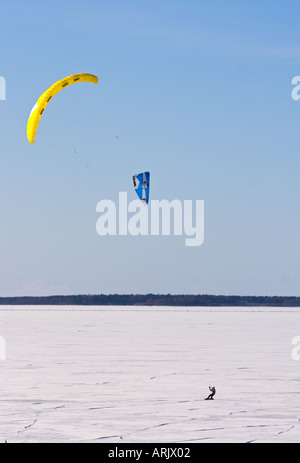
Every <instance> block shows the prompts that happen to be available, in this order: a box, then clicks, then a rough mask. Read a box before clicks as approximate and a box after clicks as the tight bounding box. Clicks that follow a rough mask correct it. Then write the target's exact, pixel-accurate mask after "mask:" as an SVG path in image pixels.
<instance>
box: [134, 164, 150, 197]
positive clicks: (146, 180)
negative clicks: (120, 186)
mask: <svg viewBox="0 0 300 463" xmlns="http://www.w3.org/2000/svg"><path fill="white" fill-rule="evenodd" d="M132 180H133V187H134V189H135V191H136V194H137V195H138V197H139V198H140V200H141V201H143V203H144V204H148V202H149V189H150V172H142V173H141V174H137V175H133V177H132Z"/></svg>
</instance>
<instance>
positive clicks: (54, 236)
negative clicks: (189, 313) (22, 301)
mask: <svg viewBox="0 0 300 463" xmlns="http://www.w3.org/2000/svg"><path fill="white" fill-rule="evenodd" d="M299 17H300V4H299V2H298V1H296V0H291V1H290V2H288V3H286V2H273V1H270V0H264V1H258V0H251V1H246V0H244V1H240V0H239V1H238V0H236V1H233V0H228V1H227V2H224V0H218V1H216V0H209V1H208V0H206V1H201V0H187V1H184V0H159V1H158V0H152V1H143V0H136V1H132V0H128V1H126V2H125V1H124V0H122V1H121V0H112V1H102V0H97V1H96V0H95V1H92V0H86V1H85V2H82V1H78V0H74V1H72V2H71V1H68V2H58V1H56V0H53V1H51V2H40V1H31V0H28V1H27V2H23V1H22V2H21V1H20V0H18V1H14V0H12V1H10V2H5V3H4V4H2V5H1V19H0V21H1V27H0V38H1V54H0V60H1V61H0V75H1V76H3V77H4V78H5V79H6V84H7V95H6V98H7V99H6V101H0V123H1V137H0V152H1V169H0V207H1V228H0V237H1V239H0V256H1V263H0V295H3V296H6V295H10V296H13V295H48V294H72V293H76V294H79V293H106V294H108V293H148V292H153V293H158V292H159V293H214V294H241V295H297V296H300V245H299V228H300V220H299V219H300V211H299V199H300V181H299V171H300V153H299V151H300V138H299V127H300V102H295V101H293V100H292V98H291V91H292V85H291V81H292V78H293V77H294V76H296V75H300V29H299ZM78 72H90V73H93V74H97V75H98V76H99V84H98V86H97V88H96V87H94V86H92V85H91V86H88V85H87V86H84V85H83V84H82V86H81V87H80V89H79V86H80V85H79V84H78V90H76V91H74V88H72V89H71V88H70V89H68V90H66V92H65V94H64V95H63V96H62V95H61V94H60V95H59V97H57V99H56V101H54V100H53V101H52V102H51V107H50V105H49V107H48V108H47V110H46V111H47V113H46V112H45V114H44V116H45V117H44V119H45V121H43V124H42V126H41V131H40V134H39V136H38V137H37V141H36V144H35V145H29V143H28V141H27V139H26V124H27V118H28V115H29V112H30V110H31V108H32V106H33V105H34V103H35V102H36V100H37V98H38V96H39V95H40V94H41V93H42V92H43V91H44V90H46V89H47V88H48V87H49V86H50V85H51V84H52V83H54V82H55V81H56V80H58V79H60V78H63V77H64V76H67V75H70V74H73V73H78ZM73 87H75V86H73ZM87 87H88V88H87ZM61 93H62V92H61ZM94 95H97V97H96V98H94ZM46 116H47V120H46ZM64 119H66V120H64ZM60 131H61V133H59V132H60ZM65 133H67V135H66V137H68V140H69V141H70V143H71V145H72V146H74V147H75V148H76V149H77V156H73V155H72V149H71V148H68V147H65V146H64V145H63V143H62V142H61V140H62V139H63V138H64V137H65ZM116 136H117V137H118V138H116ZM60 137H62V138H60ZM85 162H88V163H89V165H90V167H88V168H87V167H86V166H85ZM143 170H150V171H151V174H152V183H151V197H152V199H169V200H172V199H175V198H176V199H180V200H184V199H193V200H196V199H203V200H204V201H205V243H204V244H203V246H201V247H199V248H187V247H185V246H184V238H183V237H182V238H181V237H151V236H150V237H138V238H136V237H131V236H128V237H105V238H101V237H100V236H98V235H97V234H96V220H97V217H98V215H97V214H96V204H97V202H98V201H100V200H101V199H113V200H117V198H118V192H119V191H128V199H129V200H132V199H135V197H134V191H133V190H132V185H131V175H132V174H134V173H138V172H140V171H143Z"/></svg>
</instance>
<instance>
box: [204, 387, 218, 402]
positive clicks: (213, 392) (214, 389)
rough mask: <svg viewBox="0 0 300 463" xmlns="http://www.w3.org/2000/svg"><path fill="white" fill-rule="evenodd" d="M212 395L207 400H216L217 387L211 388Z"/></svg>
mask: <svg viewBox="0 0 300 463" xmlns="http://www.w3.org/2000/svg"><path fill="white" fill-rule="evenodd" d="M209 390H210V394H209V396H208V397H207V398H206V399H205V400H214V396H215V395H216V392H217V391H216V388H215V386H209Z"/></svg>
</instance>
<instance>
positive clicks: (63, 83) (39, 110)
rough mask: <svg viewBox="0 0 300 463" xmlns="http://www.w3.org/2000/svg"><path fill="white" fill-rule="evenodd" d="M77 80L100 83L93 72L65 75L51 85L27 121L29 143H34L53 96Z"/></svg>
mask: <svg viewBox="0 0 300 463" xmlns="http://www.w3.org/2000/svg"><path fill="white" fill-rule="evenodd" d="M77 82H92V83H93V84H97V83H98V77H97V76H94V75H93V74H85V73H82V74H74V75H72V76H68V77H65V78H64V79H62V80H59V81H58V82H56V83H55V84H53V85H51V87H50V88H48V90H46V91H45V92H44V93H43V94H42V95H41V96H40V97H39V99H38V101H37V102H36V104H35V105H34V107H33V108H32V110H31V113H30V116H29V119H28V123H27V138H28V141H29V143H34V141H35V134H36V131H37V128H38V125H39V122H40V119H41V117H42V114H43V112H44V111H45V108H46V106H47V104H48V103H49V101H50V100H51V98H52V97H53V96H55V95H56V94H57V93H58V92H60V91H61V90H63V89H64V88H66V87H67V86H69V85H72V84H76V83H77Z"/></svg>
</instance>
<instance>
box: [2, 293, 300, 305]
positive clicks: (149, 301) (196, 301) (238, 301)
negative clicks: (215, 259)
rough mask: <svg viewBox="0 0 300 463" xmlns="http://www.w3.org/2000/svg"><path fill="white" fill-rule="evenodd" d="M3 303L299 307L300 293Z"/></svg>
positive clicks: (12, 301)
mask: <svg viewBox="0 0 300 463" xmlns="http://www.w3.org/2000/svg"><path fill="white" fill-rule="evenodd" d="M0 305H79V306H91V305H95V306H97V305H98V306H103V305H108V306H109V305H113V306H129V305H130V306H186V307H196V306H198V307H219V306H230V307H232V306H247V307H248V306H252V307H255V306H268V307H300V297H288V296H287V297H284V296H215V295H203V294H202V295H184V294H182V295H172V294H144V295H142V294H109V295H105V294H95V295H92V294H86V295H61V296H24V297H0Z"/></svg>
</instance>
